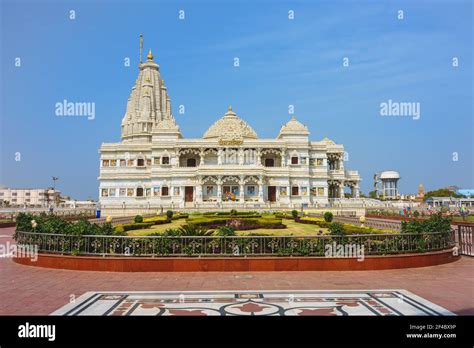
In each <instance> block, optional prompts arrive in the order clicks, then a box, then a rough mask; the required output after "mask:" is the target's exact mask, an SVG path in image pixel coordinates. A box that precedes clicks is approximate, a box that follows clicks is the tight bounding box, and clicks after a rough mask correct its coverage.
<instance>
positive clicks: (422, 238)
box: [15, 232, 455, 257]
mask: <svg viewBox="0 0 474 348" xmlns="http://www.w3.org/2000/svg"><path fill="white" fill-rule="evenodd" d="M15 237H16V240H17V243H18V244H20V245H36V246H38V251H39V252H43V253H53V254H66V255H96V256H97V255H100V256H104V257H105V256H143V257H166V256H170V257H172V256H191V257H192V256H194V257H200V256H206V257H212V256H216V257H219V256H220V257H222V256H236V257H238V256H241V257H251V256H332V257H338V256H342V257H348V255H349V257H356V256H357V254H358V253H361V252H362V254H363V255H385V254H401V253H416V252H427V251H435V250H443V249H448V248H451V247H453V246H454V245H455V241H454V235H453V233H452V232H448V233H446V232H437V233H422V234H365V235H348V236H330V235H321V236H232V237H220V236H180V237H175V236H99V235H84V236H73V235H63V234H45V233H33V232H16V236H15ZM328 253H329V255H328ZM351 254H353V256H351Z"/></svg>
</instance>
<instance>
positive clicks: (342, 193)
mask: <svg viewBox="0 0 474 348" xmlns="http://www.w3.org/2000/svg"><path fill="white" fill-rule="evenodd" d="M339 198H344V181H341V182H340V184H339Z"/></svg>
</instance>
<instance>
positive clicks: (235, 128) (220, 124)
mask: <svg viewBox="0 0 474 348" xmlns="http://www.w3.org/2000/svg"><path fill="white" fill-rule="evenodd" d="M203 138H204V139H210V138H219V139H221V140H243V139H245V138H246V139H257V138H258V137H257V133H255V131H254V130H253V129H252V127H250V126H249V125H248V124H247V123H246V122H245V121H244V120H242V119H241V118H240V117H238V116H237V115H236V113H235V112H233V111H232V106H229V110H228V111H227V112H226V113H225V115H224V116H223V117H222V118H220V119H219V120H217V122H215V123H214V124H213V125H212V126H211V127H209V128H208V130H207V131H206V133H204V136H203Z"/></svg>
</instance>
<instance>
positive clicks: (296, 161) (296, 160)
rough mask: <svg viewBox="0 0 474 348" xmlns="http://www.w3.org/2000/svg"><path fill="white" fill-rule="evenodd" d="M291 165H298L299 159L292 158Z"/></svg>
mask: <svg viewBox="0 0 474 348" xmlns="http://www.w3.org/2000/svg"><path fill="white" fill-rule="evenodd" d="M291 164H298V157H296V156H293V157H291Z"/></svg>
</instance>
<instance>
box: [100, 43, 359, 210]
mask: <svg viewBox="0 0 474 348" xmlns="http://www.w3.org/2000/svg"><path fill="white" fill-rule="evenodd" d="M99 152H100V176H99V178H98V179H99V181H100V186H99V197H100V198H99V200H100V206H101V208H102V210H103V211H104V212H105V213H107V212H112V211H116V210H117V209H120V210H122V209H138V210H140V209H157V208H160V207H164V208H168V207H171V208H182V207H198V208H199V207H202V208H213V207H216V206H219V207H236V208H237V207H249V208H252V207H255V208H257V207H288V208H290V207H291V208H293V207H301V206H302V205H303V206H308V207H311V206H325V205H327V204H328V203H330V201H331V200H332V199H344V188H345V187H348V188H350V190H351V193H352V196H353V197H356V198H358V197H359V183H360V181H361V178H360V176H359V174H358V172H357V171H355V170H346V169H345V166H344V147H343V145H342V144H336V143H335V142H334V141H332V140H330V139H328V138H324V139H322V140H318V141H311V140H310V139H309V131H308V128H307V127H306V126H304V125H303V124H301V123H300V122H298V121H297V120H296V119H295V118H294V117H293V118H291V119H290V120H289V121H288V122H287V123H286V124H285V125H283V126H282V127H281V129H280V132H279V133H278V135H277V136H276V138H274V139H260V138H259V137H258V135H257V133H256V132H255V131H254V130H253V129H252V127H251V126H250V125H249V124H248V123H247V122H245V121H244V120H243V119H241V118H240V117H239V116H238V115H237V114H236V113H235V112H234V111H233V110H232V107H229V109H228V110H227V112H226V113H225V114H224V115H223V116H222V117H221V118H220V119H218V120H217V122H215V123H214V124H213V125H211V126H210V127H209V128H208V129H207V131H206V132H205V133H204V135H203V136H202V138H198V139H186V138H184V137H183V136H182V134H181V131H180V128H179V126H178V124H177V123H176V120H175V118H174V117H173V115H172V111H171V103H170V98H169V96H168V92H167V88H166V87H165V83H164V80H163V79H162V77H161V74H160V69H159V66H158V64H156V63H155V61H154V60H153V55H152V53H151V50H150V52H149V53H148V56H147V60H146V61H145V62H144V63H140V64H139V74H138V78H137V80H136V82H135V84H134V86H133V87H132V91H131V94H130V97H129V98H128V102H127V109H126V112H125V116H124V117H123V120H122V136H121V141H120V142H117V143H103V144H102V146H101V147H100V151H99Z"/></svg>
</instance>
